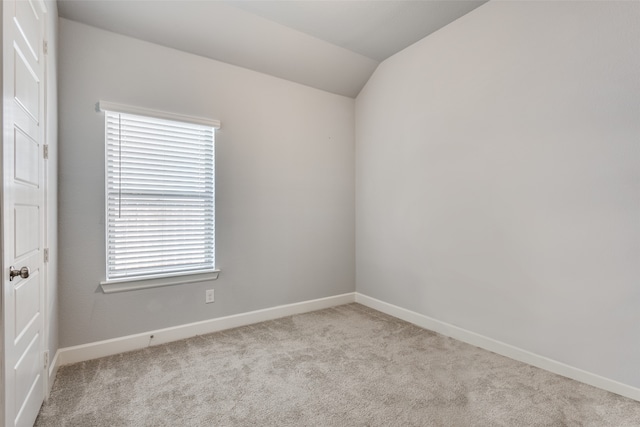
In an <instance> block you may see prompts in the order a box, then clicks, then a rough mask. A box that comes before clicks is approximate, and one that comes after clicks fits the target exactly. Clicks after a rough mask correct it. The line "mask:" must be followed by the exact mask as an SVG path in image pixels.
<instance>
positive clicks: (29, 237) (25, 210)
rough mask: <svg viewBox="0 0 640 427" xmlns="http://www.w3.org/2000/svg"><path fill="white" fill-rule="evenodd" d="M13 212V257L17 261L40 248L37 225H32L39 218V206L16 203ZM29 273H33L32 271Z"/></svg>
mask: <svg viewBox="0 0 640 427" xmlns="http://www.w3.org/2000/svg"><path fill="white" fill-rule="evenodd" d="M14 212H15V227H14V230H13V231H14V242H15V254H14V257H15V259H16V262H18V261H19V260H21V259H22V258H23V257H25V256H28V255H30V254H32V253H34V252H38V251H39V250H40V233H39V229H38V228H39V227H33V226H32V224H34V223H36V221H38V219H39V218H40V207H39V206H38V205H31V206H29V205H16V206H15V209H14ZM27 267H28V266H27ZM31 274H32V275H33V274H34V271H32V273H31ZM14 280H15V279H14Z"/></svg>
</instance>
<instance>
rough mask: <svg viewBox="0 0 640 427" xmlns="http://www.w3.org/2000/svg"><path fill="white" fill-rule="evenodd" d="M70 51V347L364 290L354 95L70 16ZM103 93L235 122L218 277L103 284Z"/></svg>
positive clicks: (64, 281)
mask: <svg viewBox="0 0 640 427" xmlns="http://www.w3.org/2000/svg"><path fill="white" fill-rule="evenodd" d="M60 54H61V55H60V67H59V71H60V73H59V93H60V103H59V107H60V110H59V112H60V174H59V179H60V183H59V185H60V211H59V212H60V345H61V346H62V347H66V346H72V345H77V344H82V343H87V342H93V341H98V340H103V339H107V338H114V337H120V336H124V335H128V334H133V333H138V332H144V331H149V330H154V329H158V328H164V327H170V326H174V325H180V324H185V323H189V322H194V321H199V320H204V319H211V318H216V317H220V316H225V315H231V314H236V313H242V312H247V311H251V310H256V309H261V308H267V307H273V306H277V305H282V304H288V303H294V302H299V301H305V300H310V299H315V298H321V297H327V296H331V295H338V294H342V293H345V292H353V291H354V289H355V271H354V265H355V260H354V257H355V248H354V240H355V239H354V217H355V213H354V181H355V178H354V168H353V164H354V162H355V159H354V155H355V154H354V144H353V141H354V126H353V123H354V105H355V102H354V100H353V99H349V98H345V97H341V96H337V95H333V94H329V93H326V92H322V91H319V90H316V89H311V88H308V87H305V86H301V85H298V84H294V83H290V82H287V81H284V80H280V79H277V78H274V77H269V76H266V75H262V74H259V73H256V72H253V71H249V70H246V69H242V68H238V67H234V66H231V65H227V64H223V63H220V62H216V61H212V60H209V59H205V58H202V57H198V56H195V55H191V54H186V53H183V52H180V51H176V50H172V49H168V48H165V47H161V46H158V45H153V44H150V43H146V42H142V41H139V40H136V39H132V38H128V37H124V36H120V35H116V34H113V33H109V32H105V31H102V30H99V29H96V28H93V27H88V26H85V25H82V24H78V23H75V22H73V21H68V20H64V19H61V20H60ZM98 100H105V101H111V102H117V103H123V104H129V105H133V106H140V107H145V108H152V109H157V110H165V111H171V112H177V113H181V114H188V115H195V116H203V117H209V118H212V119H218V120H220V121H221V123H222V129H221V130H220V131H219V132H218V133H217V136H216V177H217V181H216V204H217V212H216V229H217V233H216V249H217V250H216V258H217V264H218V266H219V267H220V268H221V270H222V272H221V274H220V278H219V279H218V280H217V281H214V282H210V283H196V284H187V285H177V286H169V287H164V288H154V289H148V290H141V291H131V292H123V293H116V294H109V295H105V294H103V293H102V292H101V291H100V290H99V287H98V283H99V281H100V280H103V279H104V212H103V211H104V200H103V198H104V178H103V174H104V124H103V122H104V117H103V115H102V114H99V113H96V112H95V110H94V105H95V103H96V102H97V101H98ZM211 287H213V288H215V291H216V302H215V303H213V304H206V305H205V303H204V296H205V289H208V288H211Z"/></svg>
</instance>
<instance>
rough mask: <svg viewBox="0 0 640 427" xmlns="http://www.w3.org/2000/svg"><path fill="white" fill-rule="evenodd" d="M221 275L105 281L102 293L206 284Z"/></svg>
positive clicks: (206, 273)
mask: <svg viewBox="0 0 640 427" xmlns="http://www.w3.org/2000/svg"><path fill="white" fill-rule="evenodd" d="M219 274H220V270H219V269H215V270H213V271H207V272H202V273H191V274H185V275H182V276H178V275H175V274H172V275H160V274H159V275H156V276H148V277H136V278H126V279H117V280H109V281H108V282H107V281H106V280H103V281H101V282H100V287H101V288H102V292H104V293H105V294H111V293H115V292H126V291H137V290H140V289H148V288H159V287H162V286H173V285H186V284H187V283H196V282H206V281H209V280H216V279H217V278H218V275H219Z"/></svg>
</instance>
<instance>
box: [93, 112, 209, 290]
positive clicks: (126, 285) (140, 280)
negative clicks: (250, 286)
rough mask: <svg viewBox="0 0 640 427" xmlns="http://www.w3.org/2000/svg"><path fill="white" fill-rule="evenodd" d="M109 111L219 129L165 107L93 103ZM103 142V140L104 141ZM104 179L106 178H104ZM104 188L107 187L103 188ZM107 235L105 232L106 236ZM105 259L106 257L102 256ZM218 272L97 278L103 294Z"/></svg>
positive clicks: (198, 278)
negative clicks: (167, 110)
mask: <svg viewBox="0 0 640 427" xmlns="http://www.w3.org/2000/svg"><path fill="white" fill-rule="evenodd" d="M105 111H112V112H118V113H125V114H134V115H140V116H147V117H153V118H157V119H164V120H174V121H180V122H185V123H191V124H197V125H204V126H210V127H212V128H213V129H214V131H216V130H218V129H220V122H219V121H218V120H212V119H207V118H203V117H195V116H187V115H183V114H177V113H169V112H166V111H160V110H153V109H148V108H141V107H134V106H130V105H124V104H117V103H114V102H108V101H102V100H101V101H98V102H97V103H96V112H102V113H104V112H105ZM103 142H104V143H105V144H106V141H103ZM105 183H106V182H105ZM105 191H106V190H105ZM105 238H106V236H105ZM104 262H105V263H106V259H105V260H104ZM219 274H220V269H218V267H217V266H216V267H214V270H206V271H194V272H188V273H183V274H181V273H166V274H155V275H149V276H137V277H123V278H118V279H111V280H106V277H105V278H104V279H103V280H101V281H100V287H101V288H102V291H103V292H104V293H105V294H108V293H115V292H125V291H133V290H140V289H148V288H156V287H163V286H172V285H180V284H187V283H196V282H204V281H209V280H216V279H217V278H218V276H219Z"/></svg>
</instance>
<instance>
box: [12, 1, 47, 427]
mask: <svg viewBox="0 0 640 427" xmlns="http://www.w3.org/2000/svg"><path fill="white" fill-rule="evenodd" d="M2 7H3V13H2V24H3V40H2V43H3V86H4V90H3V122H4V123H3V144H2V150H3V151H2V166H3V175H2V179H3V182H2V185H3V194H2V197H3V215H4V218H3V222H2V231H3V232H2V239H3V242H2V243H3V259H2V261H3V267H4V268H3V277H2V284H3V288H2V291H3V293H2V297H3V298H2V310H3V311H2V314H3V320H4V363H3V371H4V374H5V375H4V409H5V410H4V412H5V414H4V417H5V419H4V425H6V426H7V427H9V426H11V427H16V426H20V427H22V426H32V425H33V423H34V421H35V419H36V417H37V415H38V411H39V409H40V405H41V404H42V401H43V400H44V395H45V390H44V378H45V375H46V369H45V366H44V332H43V331H44V316H43V314H42V313H43V311H44V281H43V262H44V260H43V247H44V245H43V242H44V173H43V171H44V158H43V146H44V129H43V123H44V120H43V117H42V114H43V110H44V108H43V107H42V106H43V100H44V84H43V83H42V82H43V78H44V70H45V68H44V56H43V50H42V46H43V34H44V26H43V22H44V20H43V16H44V15H43V12H42V11H43V9H42V7H41V5H40V4H39V3H36V2H34V1H27V0H3V2H2ZM9 267H13V268H14V269H16V270H20V269H21V268H22V267H28V268H29V271H30V272H29V277H24V278H23V277H20V276H17V277H14V278H13V279H10V275H9Z"/></svg>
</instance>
